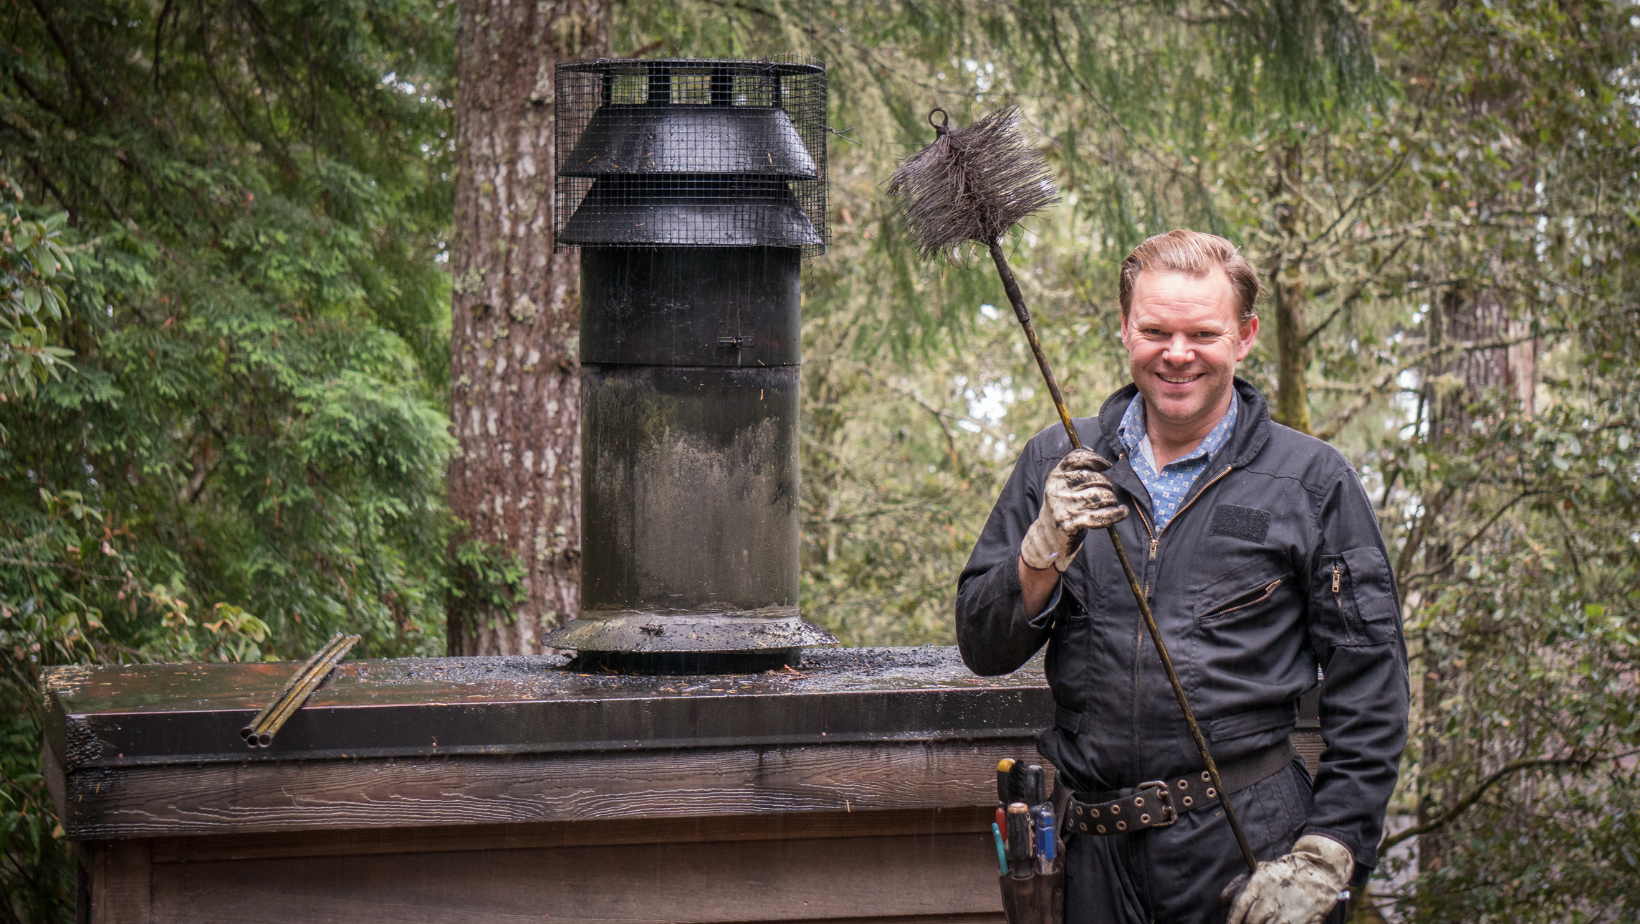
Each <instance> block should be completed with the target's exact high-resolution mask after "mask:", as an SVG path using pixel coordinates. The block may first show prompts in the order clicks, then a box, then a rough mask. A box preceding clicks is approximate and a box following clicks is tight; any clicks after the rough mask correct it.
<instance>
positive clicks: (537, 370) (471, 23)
mask: <svg viewBox="0 0 1640 924" xmlns="http://www.w3.org/2000/svg"><path fill="white" fill-rule="evenodd" d="M459 2H460V7H459V26H458V32H457V36H456V167H457V170H458V174H457V177H456V190H455V196H456V201H455V223H456V235H455V240H454V242H453V246H452V248H451V270H452V273H453V276H454V283H455V284H454V290H455V291H454V305H453V311H452V320H451V335H450V348H451V351H452V365H451V387H450V415H451V419H452V421H453V422H454V425H455V433H456V438H457V440H458V441H459V443H460V453H459V454H458V456H457V458H456V459H455V461H454V462H452V463H451V465H450V478H449V486H450V508H451V510H452V511H453V512H454V513H455V515H456V516H458V517H460V518H461V519H462V520H463V521H464V522H465V523H466V524H467V527H466V529H465V530H463V531H462V532H461V534H459V535H458V536H457V537H456V539H455V546H456V548H455V549H453V550H452V551H455V550H459V549H465V550H466V552H467V555H466V558H467V560H468V561H469V562H470V561H472V560H473V557H474V553H475V552H477V553H479V555H481V556H482V557H484V558H485V559H486V560H487V561H489V562H491V563H492V564H493V565H496V566H503V564H504V563H505V562H506V561H507V560H508V558H509V557H510V558H511V559H512V560H513V561H514V562H516V565H517V567H519V568H520V569H521V570H522V575H521V580H520V581H519V582H518V586H517V588H516V589H517V590H518V591H520V592H521V593H522V596H523V599H522V600H521V601H518V602H516V603H511V604H510V605H509V604H507V603H506V602H505V601H504V600H503V601H502V602H500V603H498V602H497V601H496V596H495V594H494V593H493V592H491V591H495V590H497V589H499V588H497V587H496V585H495V582H494V580H493V575H494V574H495V573H496V569H492V568H474V567H470V566H469V567H466V568H464V571H465V572H466V574H465V575H464V578H465V579H464V580H462V581H459V582H458V584H459V585H460V586H461V589H462V590H463V593H462V594H460V595H453V596H452V598H451V599H450V601H449V603H450V606H449V646H450V653H451V654H463V655H467V654H517V653H534V652H539V651H541V643H540V641H539V640H540V638H541V636H542V635H543V634H545V633H546V632H548V631H550V630H551V629H552V628H554V627H556V626H558V625H560V624H562V623H563V622H565V621H566V620H568V619H571V618H573V617H574V616H575V613H576V611H577V606H578V603H579V596H580V545H581V528H580V481H579V479H580V388H579V369H578V364H577V360H576V337H577V331H578V328H579V324H580V296H579V272H578V262H577V259H576V257H575V255H574V254H573V253H562V254H556V255H555V254H554V253H553V252H552V191H553V179H554V177H553V158H554V146H553V90H552V74H553V65H554V64H555V63H557V62H558V61H559V60H569V59H581V58H596V57H600V56H607V55H608V54H609V18H608V9H607V5H606V4H605V3H604V2H602V0H560V2H531V0H459ZM503 596H505V595H503ZM509 610H510V611H512V612H509ZM513 613H516V619H514V618H512V616H513Z"/></svg>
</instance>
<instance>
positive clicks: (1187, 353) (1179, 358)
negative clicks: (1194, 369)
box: [1162, 334, 1196, 363]
mask: <svg viewBox="0 0 1640 924" xmlns="http://www.w3.org/2000/svg"><path fill="white" fill-rule="evenodd" d="M1162 358H1163V359H1165V360H1167V361H1168V362H1170V363H1187V362H1190V361H1191V360H1194V359H1195V358H1196V351H1195V348H1194V347H1193V346H1192V345H1191V343H1190V339H1189V338H1188V337H1186V336H1184V335H1183V334H1179V335H1177V336H1175V337H1173V338H1172V339H1170V340H1168V341H1167V348H1166V349H1165V350H1163V351H1162Z"/></svg>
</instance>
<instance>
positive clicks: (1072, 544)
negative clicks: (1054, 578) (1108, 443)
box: [1019, 449, 1128, 572]
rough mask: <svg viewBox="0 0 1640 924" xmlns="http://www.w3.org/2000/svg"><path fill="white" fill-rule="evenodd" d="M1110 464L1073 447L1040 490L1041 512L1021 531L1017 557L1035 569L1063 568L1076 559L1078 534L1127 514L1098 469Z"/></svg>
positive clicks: (1079, 541)
mask: <svg viewBox="0 0 1640 924" xmlns="http://www.w3.org/2000/svg"><path fill="white" fill-rule="evenodd" d="M1107 468H1110V463H1109V462H1106V461H1105V460H1104V459H1101V458H1100V457H1099V454H1098V453H1096V452H1094V451H1093V450H1091V449H1073V450H1071V451H1070V452H1069V453H1068V454H1067V455H1066V456H1065V458H1064V459H1061V460H1060V462H1059V464H1058V465H1056V466H1054V470H1053V471H1051V472H1049V473H1048V482H1047V484H1046V485H1044V486H1043V488H1042V510H1041V511H1040V512H1039V513H1038V514H1037V515H1036V522H1035V523H1032V524H1031V528H1030V530H1029V531H1028V532H1026V533H1025V541H1024V542H1023V543H1022V544H1021V545H1020V547H1019V557H1020V558H1022V559H1024V561H1025V564H1026V565H1027V566H1029V567H1031V568H1035V569H1036V570H1038V571H1042V570H1044V569H1046V568H1047V567H1048V566H1049V565H1052V566H1053V567H1055V568H1058V569H1059V570H1060V571H1061V572H1063V571H1064V570H1065V569H1066V568H1069V567H1070V566H1071V562H1073V561H1075V560H1076V551H1077V549H1078V548H1080V547H1081V541H1082V540H1081V537H1082V534H1083V533H1084V532H1085V531H1087V530H1090V529H1104V528H1105V527H1107V526H1110V525H1112V524H1115V523H1120V522H1121V521H1122V520H1124V519H1126V518H1127V515H1128V509H1127V507H1126V506H1124V505H1122V504H1119V503H1117V502H1116V492H1115V491H1114V490H1112V488H1111V484H1110V479H1108V478H1106V477H1105V476H1104V475H1103V474H1101V473H1102V472H1104V471H1105V469H1107Z"/></svg>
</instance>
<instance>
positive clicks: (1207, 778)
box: [1202, 770, 1213, 783]
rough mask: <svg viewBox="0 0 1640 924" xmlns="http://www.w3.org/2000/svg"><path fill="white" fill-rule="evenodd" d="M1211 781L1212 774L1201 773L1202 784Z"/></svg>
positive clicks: (1204, 771)
mask: <svg viewBox="0 0 1640 924" xmlns="http://www.w3.org/2000/svg"><path fill="white" fill-rule="evenodd" d="M1212 779H1213V774H1211V773H1208V772H1207V771H1206V770H1203V771H1202V782H1203V783H1207V782H1210V781H1211V780H1212Z"/></svg>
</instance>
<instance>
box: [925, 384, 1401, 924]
mask: <svg viewBox="0 0 1640 924" xmlns="http://www.w3.org/2000/svg"><path fill="white" fill-rule="evenodd" d="M1235 388H1236V390H1237V395H1238V396H1239V397H1240V399H1241V402H1242V403H1241V410H1240V412H1239V413H1238V415H1237V419H1236V422H1235V427H1234V431H1233V433H1232V434H1231V436H1230V438H1229V440H1227V441H1226V442H1225V444H1224V445H1223V446H1222V447H1221V448H1220V449H1219V451H1218V452H1217V454H1216V455H1215V456H1214V457H1213V458H1212V459H1211V460H1210V462H1209V463H1208V466H1207V468H1206V470H1205V471H1203V473H1202V474H1201V475H1200V476H1199V477H1198V478H1197V479H1196V482H1195V484H1194V485H1192V486H1191V489H1190V493H1189V495H1188V496H1187V497H1186V498H1185V500H1184V502H1183V503H1182V504H1181V506H1180V507H1179V509H1178V512H1177V513H1176V514H1174V517H1173V519H1172V520H1171V521H1170V522H1169V523H1168V524H1167V526H1166V527H1165V528H1164V529H1163V530H1162V531H1161V532H1160V533H1159V534H1158V533H1155V532H1154V528H1153V526H1152V523H1153V518H1152V515H1151V504H1150V498H1149V495H1148V494H1147V492H1146V491H1145V488H1144V486H1143V485H1142V484H1141V483H1140V480H1139V477H1138V476H1137V475H1136V474H1135V473H1134V471H1133V467H1132V464H1131V460H1130V459H1128V458H1126V457H1125V455H1124V453H1123V451H1122V449H1121V447H1120V445H1119V444H1118V442H1117V440H1116V432H1117V425H1118V424H1119V423H1120V421H1121V419H1122V414H1123V412H1124V411H1125V410H1126V409H1127V406H1128V403H1129V401H1131V400H1132V399H1133V396H1134V395H1135V394H1136V393H1137V388H1136V387H1135V386H1133V385H1131V384H1130V385H1128V386H1127V387H1125V388H1123V389H1121V390H1120V391H1118V392H1117V393H1116V394H1115V395H1112V396H1111V398H1110V399H1109V400H1107V401H1106V402H1105V404H1104V407H1103V408H1102V409H1101V410H1100V413H1099V417H1098V418H1079V419H1077V420H1075V421H1074V423H1075V425H1076V429H1077V433H1078V434H1079V435H1080V436H1081V438H1082V441H1083V444H1084V445H1085V446H1087V447H1088V448H1090V449H1093V450H1094V451H1095V452H1098V453H1099V454H1100V455H1101V456H1104V457H1105V458H1106V459H1108V460H1112V461H1113V462H1114V463H1115V464H1114V467H1113V468H1112V469H1111V470H1110V471H1109V472H1107V473H1106V475H1107V476H1108V477H1109V478H1110V480H1111V482H1112V483H1113V484H1114V485H1115V488H1116V494H1117V497H1118V499H1119V500H1120V501H1121V502H1122V503H1124V504H1127V505H1128V507H1129V509H1130V511H1131V513H1130V515H1129V516H1128V518H1127V519H1126V520H1124V521H1123V522H1122V523H1120V524H1118V525H1117V532H1118V533H1119V534H1120V536H1121V538H1122V541H1123V543H1124V544H1125V545H1126V547H1127V550H1128V555H1129V557H1130V558H1131V559H1132V560H1133V564H1134V568H1135V569H1136V570H1137V571H1138V572H1139V577H1140V581H1141V583H1142V584H1144V586H1145V587H1146V588H1147V590H1148V593H1149V595H1150V601H1151V609H1152V611H1153V613H1154V614H1155V617H1156V621H1157V624H1158V626H1159V627H1160V629H1161V632H1162V637H1163V639H1164V640H1165V641H1166V643H1167V647H1168V651H1169V653H1170V654H1171V655H1172V657H1173V660H1174V665H1175V667H1176V668H1177V670H1178V673H1179V678H1180V680H1181V682H1182V683H1183V684H1184V688H1185V692H1186V694H1187V695H1188V697H1189V699H1190V703H1191V706H1192V708H1193V709H1194V710H1195V713H1196V718H1197V720H1198V721H1199V722H1200V723H1201V726H1202V731H1203V732H1204V734H1206V736H1207V738H1208V741H1209V743H1210V745H1211V746H1212V750H1213V757H1214V760H1215V761H1216V762H1217V763H1218V764H1220V765H1221V766H1222V765H1224V764H1226V763H1228V762H1230V761H1233V760H1235V759H1237V758H1238V757H1244V756H1246V755H1250V754H1253V753H1255V752H1258V751H1262V750H1267V749H1269V748H1271V747H1273V746H1278V745H1279V744H1280V743H1281V742H1282V740H1283V739H1284V738H1286V736H1287V735H1288V733H1289V732H1291V730H1292V728H1293V726H1294V724H1295V722H1296V720H1297V714H1298V699H1299V697H1300V695H1302V694H1303V693H1304V692H1306V691H1307V690H1309V689H1311V688H1312V687H1314V686H1315V685H1316V677H1317V671H1316V668H1317V665H1318V664H1319V666H1320V667H1321V668H1322V670H1323V673H1324V676H1325V679H1324V681H1322V684H1321V731H1322V735H1323V737H1324V739H1325V741H1326V750H1325V751H1324V752H1323V753H1322V755H1321V764H1320V772H1319V774H1318V775H1317V777H1316V779H1315V780H1314V781H1313V782H1312V781H1311V780H1310V777H1309V774H1308V773H1307V772H1306V771H1305V769H1304V766H1303V763H1302V761H1296V760H1295V761H1294V762H1293V763H1291V764H1290V765H1288V766H1287V768H1286V769H1285V770H1283V771H1280V772H1277V773H1276V774H1275V775H1273V776H1270V777H1268V778H1266V779H1264V780H1262V781H1261V782H1258V783H1255V784H1254V785H1252V786H1251V787H1249V788H1247V789H1244V790H1242V791H1240V792H1238V793H1236V794H1235V795H1233V796H1232V797H1231V798H1232V800H1233V805H1234V807H1235V809H1236V812H1237V815H1238V817H1239V818H1240V819H1241V821H1242V824H1243V827H1244V828H1245V829H1246V832H1247V835H1248V838H1249V840H1250V841H1251V842H1252V846H1253V849H1254V851H1255V853H1256V854H1257V855H1258V858H1259V859H1260V860H1261V861H1262V860H1272V859H1275V858H1276V857H1278V856H1280V855H1282V854H1284V853H1286V852H1287V851H1288V850H1289V849H1290V848H1291V847H1292V845H1293V842H1294V841H1295V840H1297V839H1298V838H1299V837H1300V836H1302V835H1304V834H1309V833H1316V834H1323V835H1326V836H1328V837H1331V838H1333V839H1335V840H1337V841H1339V842H1341V843H1343V844H1344V845H1346V846H1347V847H1349V848H1350V850H1351V852H1352V853H1353V854H1354V857H1355V876H1354V881H1355V883H1356V884H1360V883H1362V882H1364V881H1365V879H1366V876H1367V874H1368V873H1369V872H1370V871H1371V870H1372V868H1373V866H1374V865H1375V864H1376V862H1377V850H1376V848H1377V844H1378V840H1379V835H1380V833H1381V832H1382V829H1383V821H1384V811H1385V807H1386V806H1387V804H1388V802H1389V798H1390V794H1391V792H1392V790H1393V789H1394V788H1395V779H1396V774H1397V770H1398V766H1399V763H1400V757H1401V751H1402V749H1403V748H1404V747H1405V744H1406V721H1407V708H1408V683H1407V660H1406V645H1405V642H1404V640H1403V638H1402V635H1401V619H1400V604H1399V601H1398V597H1397V595H1396V589H1395V581H1394V578H1393V576H1392V575H1391V573H1390V566H1389V559H1388V556H1387V553H1386V551H1385V548H1384V541H1383V538H1382V536H1381V535H1380V534H1379V531H1378V523H1377V520H1376V518H1375V517H1374V514H1373V509H1372V504H1371V502H1370V501H1369V500H1368V498H1367V495H1366V491H1365V489H1363V488H1362V486H1361V482H1360V480H1359V479H1358V478H1357V477H1356V474H1355V471H1354V470H1353V469H1352V468H1351V467H1350V465H1349V462H1348V461H1346V460H1345V459H1344V457H1343V456H1342V455H1340V454H1339V453H1338V451H1337V450H1335V449H1333V448H1332V447H1331V446H1329V445H1327V444H1326V443H1323V442H1321V441H1320V440H1317V439H1314V438H1312V437H1309V436H1305V435H1303V434H1301V433H1298V432H1297V431H1294V430H1291V429H1289V428H1287V427H1283V426H1281V425H1279V424H1276V423H1273V422H1272V421H1271V420H1270V416H1269V409H1268V406H1267V405H1266V403H1265V400H1264V396H1263V395H1262V394H1261V393H1260V392H1259V391H1258V389H1256V388H1254V387H1253V386H1252V385H1250V384H1248V383H1246V382H1244V381H1242V380H1241V379H1236V380H1235ZM1069 449H1070V444H1069V441H1068V440H1067V439H1066V437H1065V434H1064V431H1063V430H1062V429H1061V428H1060V427H1058V426H1054V427H1050V428H1049V429H1047V430H1044V431H1042V432H1041V433H1039V434H1037V435H1036V436H1035V437H1034V438H1032V440H1031V441H1030V443H1029V444H1028V445H1027V446H1026V447H1025V451H1024V453H1023V454H1022V455H1021V456H1020V458H1019V461H1018V462H1017V463H1016V464H1015V466H1014V471H1013V475H1012V476H1011V477H1010V478H1009V480H1008V485H1007V487H1006V488H1004V489H1003V492H1002V496H1001V497H1000V498H998V500H997V503H996V506H995V508H993V509H992V511H991V516H990V519H989V520H988V521H987V522H986V524H985V529H984V531H983V532H982V533H981V534H980V538H979V541H978V543H976V544H975V546H974V552H973V555H972V556H971V557H970V558H969V560H968V565H967V567H966V568H964V569H963V572H962V576H961V578H960V583H959V586H958V593H957V642H958V645H959V647H960V648H961V651H962V657H963V660H964V661H965V662H966V663H967V664H968V666H969V667H970V668H971V669H972V670H974V671H975V672H976V673H979V674H984V675H994V674H1003V673H1007V672H1009V671H1012V670H1015V669H1016V668H1018V667H1019V666H1020V665H1022V664H1024V663H1025V662H1026V661H1027V660H1029V659H1030V657H1031V656H1032V655H1033V654H1035V652H1036V651H1037V649H1038V648H1040V647H1042V645H1043V643H1044V642H1046V643H1048V655H1047V676H1048V683H1049V685H1050V686H1051V687H1052V689H1053V695H1054V700H1055V702H1056V704H1057V709H1056V710H1055V717H1054V727H1052V728H1049V729H1048V730H1046V731H1044V732H1043V733H1042V734H1041V736H1039V738H1038V745H1037V746H1038V750H1040V751H1041V752H1042V755H1043V756H1044V757H1046V758H1047V759H1048V760H1050V761H1051V762H1052V763H1053V764H1054V766H1055V767H1056V768H1057V769H1058V772H1059V780H1060V783H1059V785H1068V786H1069V787H1070V788H1071V789H1073V790H1075V791H1079V792H1111V791H1118V790H1124V789H1127V788H1130V787H1134V786H1137V785H1139V784H1141V783H1144V782H1146V781H1150V780H1166V779H1169V778H1175V777H1181V776H1185V775H1189V774H1194V773H1199V772H1200V770H1201V769H1202V761H1201V757H1200V756H1199V754H1198V753H1197V751H1196V747H1195V745H1194V744H1193V743H1192V741H1191V739H1190V736H1189V732H1188V730H1187V728H1186V726H1185V723H1184V719H1183V717H1182V715H1181V714H1180V712H1179V707H1178V704H1177V702H1176V700H1175V699H1174V696H1173V692H1172V689H1171V687H1170V686H1169V685H1168V682H1167V677H1166V675H1165V674H1164V673H1163V671H1162V667H1161V663H1160V661H1159V660H1158V658H1157V655H1156V651H1155V648H1154V646H1153V645H1151V644H1150V642H1149V636H1148V635H1147V633H1146V630H1145V628H1144V624H1143V622H1142V620H1141V619H1140V616H1139V610H1138V606H1137V605H1136V604H1135V603H1134V600H1133V596H1132V592H1131V590H1130V589H1129V587H1128V584H1127V581H1126V579H1125V578H1124V576H1123V574H1122V570H1121V566H1120V565H1119V564H1118V562H1117V560H1116V556H1115V553H1114V552H1113V551H1112V549H1111V547H1110V542H1109V540H1108V538H1106V537H1105V536H1104V535H1101V534H1090V535H1089V536H1088V537H1087V538H1086V540H1085V541H1084V542H1083V544H1082V548H1081V550H1080V552H1079V553H1078V556H1077V559H1076V561H1075V562H1074V563H1073V564H1072V565H1071V567H1070V568H1069V569H1068V570H1067V571H1066V572H1065V575H1064V578H1063V579H1062V581H1061V585H1060V590H1059V591H1058V592H1057V593H1056V595H1055V598H1054V600H1053V601H1052V602H1051V604H1050V606H1049V608H1048V610H1047V611H1045V612H1042V613H1028V612H1026V611H1025V609H1024V598H1023V595H1022V592H1021V589H1020V583H1019V573H1018V568H1017V565H1016V558H1017V556H1018V553H1019V547H1020V543H1021V541H1023V539H1024V537H1025V533H1026V531H1027V530H1028V529H1029V528H1030V526H1031V523H1032V522H1033V521H1034V520H1035V519H1036V517H1037V512H1038V510H1039V509H1040V508H1041V505H1042V488H1043V484H1044V482H1045V481H1046V479H1047V476H1048V473H1049V472H1050V471H1052V470H1053V468H1054V466H1056V465H1057V464H1058V463H1059V461H1060V459H1062V458H1063V457H1064V455H1065V453H1066V452H1068V451H1069ZM1100 532H1101V533H1102V532H1103V531H1100ZM1107 798H1108V796H1107ZM1245 871H1246V864H1245V863H1244V862H1243V860H1242V858H1241V854H1240V851H1239V850H1238V848H1237V847H1236V844H1235V840H1234V838H1233V836H1232V835H1231V833H1230V829H1229V825H1228V823H1226V822H1225V820H1224V818H1223V812H1222V810H1217V809H1213V810H1209V809H1202V810H1200V811H1194V812H1185V813H1182V814H1181V815H1180V816H1179V819H1178V821H1177V823H1175V824H1174V825H1172V826H1171V827H1164V828H1150V829H1147V830H1143V831H1137V832H1133V833H1128V834H1117V835H1113V836H1100V835H1092V834H1089V835H1078V836H1075V837H1073V838H1072V839H1071V840H1070V842H1069V844H1068V847H1067V854H1066V884H1065V887H1066V902H1065V904H1066V921H1067V922H1068V924H1083V922H1086V924H1095V922H1097V924H1107V922H1108V924H1146V922H1151V921H1156V922H1163V924H1184V922H1197V921H1200V922H1215V921H1223V920H1224V918H1225V916H1226V913H1227V910H1228V909H1227V908H1225V907H1223V906H1221V905H1220V902H1219V893H1220V891H1221V890H1222V889H1223V888H1224V886H1225V885H1226V884H1228V883H1229V882H1230V880H1231V879H1233V878H1234V877H1235V876H1236V875H1237V874H1238V873H1242V872H1245Z"/></svg>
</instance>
